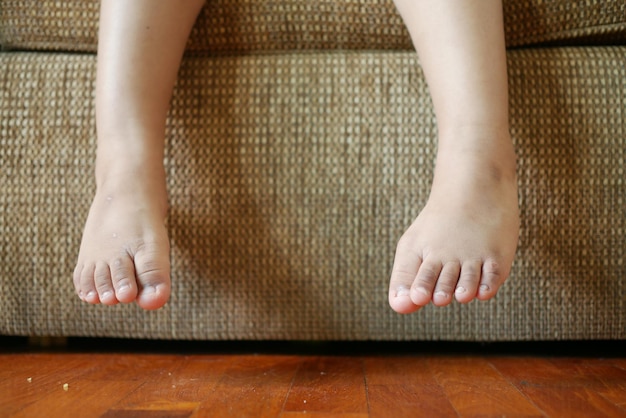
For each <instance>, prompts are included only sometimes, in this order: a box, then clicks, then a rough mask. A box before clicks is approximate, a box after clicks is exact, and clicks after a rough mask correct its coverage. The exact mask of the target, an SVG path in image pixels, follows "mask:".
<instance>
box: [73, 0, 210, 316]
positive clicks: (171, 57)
mask: <svg viewBox="0 0 626 418" xmlns="http://www.w3.org/2000/svg"><path fill="white" fill-rule="evenodd" d="M203 2H204V0H188V1H176V0H158V1H155V0H132V1H127V0H103V1H102V5H101V16H100V39H99V45H98V76H97V86H96V119H97V120H96V125H97V131H98V132H97V133H98V151H97V159H96V185H97V190H96V195H95V198H94V200H93V203H92V205H91V209H90V211H89V216H88V218H87V223H86V225H85V230H84V233H83V239H82V243H81V247H80V253H79V256H78V262H77V265H76V269H75V271H74V275H73V279H74V285H75V287H76V291H77V293H78V295H79V296H80V298H81V299H82V300H84V301H85V302H89V303H103V304H107V305H113V304H116V303H118V302H124V303H128V302H132V301H134V300H136V301H137V302H138V303H139V305H140V306H141V307H143V308H145V309H156V308H159V307H161V306H163V304H165V302H167V299H168V298H169V295H170V276H169V274H170V271H169V269H170V264H169V241H168V237H167V231H166V229H165V225H164V222H165V219H166V212H167V192H166V188H165V171H164V168H163V147H164V131H165V120H166V116H167V111H168V106H169V101H170V98H171V94H172V89H173V86H174V83H175V79H176V73H177V71H178V67H179V65H180V60H181V58H182V55H183V52H184V47H185V44H186V40H187V37H188V36H189V32H190V31H191V27H192V26H193V23H194V21H195V19H196V16H197V14H198V13H199V11H200V9H201V7H202V4H203Z"/></svg>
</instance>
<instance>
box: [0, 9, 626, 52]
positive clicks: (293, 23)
mask: <svg viewBox="0 0 626 418" xmlns="http://www.w3.org/2000/svg"><path fill="white" fill-rule="evenodd" d="M98 9H99V0H85V1H75V0H41V1H26V0H0V45H2V46H3V47H4V48H6V49H23V50H68V51H83V52H94V51H95V50H96V43H97V27H98ZM504 14H505V20H506V25H505V27H506V36H507V44H508V45H509V46H524V45H529V44H537V43H555V42H560V43H578V44H579V43H581V42H585V43H607V42H613V43H614V42H621V43H624V41H625V40H626V3H625V2H624V1H623V0H579V1H570V0H550V1H545V0H505V1H504ZM328 49H348V50H350V49H373V50H408V49H411V42H410V39H409V36H408V33H407V31H406V29H405V28H404V25H403V23H402V20H401V18H400V16H399V15H398V13H397V12H396V9H395V6H394V4H393V1H392V0H341V1H337V0H207V2H206V6H205V8H204V10H203V13H202V14H201V16H200V18H199V19H198V22H197V25H196V27H195V29H194V32H193V34H192V36H191V38H190V42H189V48H188V50H189V51H190V52H195V53H225V54H232V53H241V52H268V51H288V50H328Z"/></svg>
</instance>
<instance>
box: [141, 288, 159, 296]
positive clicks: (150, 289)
mask: <svg viewBox="0 0 626 418" xmlns="http://www.w3.org/2000/svg"><path fill="white" fill-rule="evenodd" d="M152 293H156V287H154V286H146V287H144V288H143V294H144V295H145V294H152Z"/></svg>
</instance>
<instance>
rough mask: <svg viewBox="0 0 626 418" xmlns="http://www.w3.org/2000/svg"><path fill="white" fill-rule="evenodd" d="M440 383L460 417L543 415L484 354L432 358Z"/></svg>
mask: <svg viewBox="0 0 626 418" xmlns="http://www.w3.org/2000/svg"><path fill="white" fill-rule="evenodd" d="M428 362H429V365H430V367H431V369H432V370H433V374H434V376H435V379H436V380H437V382H438V383H439V384H440V385H441V386H442V387H443V389H444V391H445V393H446V394H447V396H448V398H449V400H450V402H451V403H452V405H453V406H454V408H455V409H456V411H457V412H458V413H459V415H460V416H461V417H476V416H483V417H484V416H494V417H495V416H506V415H507V414H511V413H514V415H515V416H516V417H540V416H543V414H542V413H541V411H539V410H538V409H537V408H536V407H535V406H534V405H533V404H532V403H530V402H529V401H528V399H527V398H526V397H524V396H523V395H522V394H521V393H520V391H519V390H517V388H515V386H513V385H512V384H511V383H510V382H509V381H508V380H507V379H505V378H504V377H503V376H502V375H501V374H500V373H498V372H497V371H496V370H495V369H494V368H493V367H492V366H491V365H490V364H489V363H488V362H487V361H486V360H485V359H484V358H481V357H475V356H473V357H451V358H448V357H433V358H429V360H428Z"/></svg>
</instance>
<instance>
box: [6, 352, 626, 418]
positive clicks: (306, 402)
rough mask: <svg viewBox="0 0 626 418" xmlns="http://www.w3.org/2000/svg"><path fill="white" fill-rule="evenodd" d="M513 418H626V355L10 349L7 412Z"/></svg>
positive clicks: (121, 417)
mask: <svg viewBox="0 0 626 418" xmlns="http://www.w3.org/2000/svg"><path fill="white" fill-rule="evenodd" d="M64 384H67V385H68V386H67V387H66V388H65V389H67V390H65V389H64ZM505 415H506V416H511V415H512V416H516V417H517V416H544V417H565V416H566V417H592V416H608V417H611V416H615V417H618V416H619V417H625V416H626V361H624V359H620V358H607V359H599V358H598V359H593V358H547V357H537V356H528V357H519V356H518V357H495V356H481V355H476V356H455V355H451V356H391V355H385V356H379V357H375V356H369V357H360V356H352V357H350V356H346V357H336V356H333V357H317V356H315V357H312V356H299V355H291V356H288V355H187V356H185V355H171V354H165V355H158V354H150V355H147V354H64V353H55V354H0V417H3V418H4V417H13V416H15V417H30V416H46V417H52V418H53V417H57V416H59V417H65V416H81V417H92V416H93V417H95V416H103V417H105V418H113V417H115V418H126V417H139V418H160V417H174V418H187V417H190V416H193V417H229V416H231V417H241V416H251V417H282V418H296V417H309V418H311V417H313V418H326V417H339V418H365V417H373V418H384V417H391V418H402V417H419V416H437V417H440V416H441V417H448V416H450V417H457V416H460V417H465V416H468V417H474V416H505Z"/></svg>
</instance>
